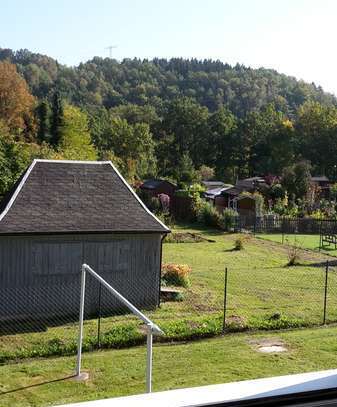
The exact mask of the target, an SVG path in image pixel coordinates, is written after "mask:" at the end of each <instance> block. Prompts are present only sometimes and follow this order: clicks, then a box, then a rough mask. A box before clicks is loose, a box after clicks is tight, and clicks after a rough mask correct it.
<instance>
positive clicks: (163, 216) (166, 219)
mask: <svg viewBox="0 0 337 407" xmlns="http://www.w3.org/2000/svg"><path fill="white" fill-rule="evenodd" d="M156 217H157V218H158V219H159V220H160V221H161V222H163V223H164V225H166V226H168V227H171V228H172V227H173V226H174V220H173V217H172V215H170V214H169V213H168V212H159V213H157V214H156Z"/></svg>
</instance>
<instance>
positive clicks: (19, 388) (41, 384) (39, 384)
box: [0, 374, 76, 397]
mask: <svg viewBox="0 0 337 407" xmlns="http://www.w3.org/2000/svg"><path fill="white" fill-rule="evenodd" d="M74 377H76V375H74V374H73V375H70V376H65V377H61V378H59V379H54V380H46V381H44V382H41V383H35V384H31V385H30V386H23V387H18V388H16V389H12V390H8V391H0V397H1V396H5V395H6V394H11V393H16V392H18V391H22V390H27V389H32V388H34V387H39V386H44V385H45V384H51V383H58V382H62V381H63V380H69V379H73V378H74Z"/></svg>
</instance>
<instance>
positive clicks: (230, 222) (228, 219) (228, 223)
mask: <svg viewBox="0 0 337 407" xmlns="http://www.w3.org/2000/svg"><path fill="white" fill-rule="evenodd" d="M237 216H238V213H237V212H236V211H234V209H229V208H226V209H225V210H224V211H223V213H222V215H221V216H220V225H221V228H222V229H223V230H225V231H227V232H229V231H230V230H232V229H234V227H235V223H236V219H237Z"/></svg>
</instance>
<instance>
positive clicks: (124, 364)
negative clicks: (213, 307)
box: [0, 327, 337, 407]
mask: <svg viewBox="0 0 337 407" xmlns="http://www.w3.org/2000/svg"><path fill="white" fill-rule="evenodd" d="M336 335H337V328H336V327H329V328H324V327H322V328H315V329H300V330H295V331H280V332H272V333H266V332H264V333H237V334H230V335H226V336H224V337H219V338H213V339H206V340H202V341H196V342H190V343H184V344H171V345H163V344H160V345H159V344H157V345H155V346H154V365H153V390H154V391H160V390H168V389H174V388H182V387H191V386H202V385H207V384H216V383H224V382H230V381H237V380H245V379H252V378H259V377H269V376H275V375H283V374H291V373H299V372H307V371H314V370H324V369H329V368H335V367H336V363H337V352H336V351H337V345H336ZM265 340H268V341H270V343H274V342H275V341H277V342H279V341H281V342H282V343H283V344H284V346H286V348H287V349H288V351H287V352H285V353H282V354H262V353H260V352H258V351H257V347H258V345H259V344H260V343H262V342H264V341H265ZM74 362H75V361H74V358H73V357H59V358H49V359H35V360H27V361H25V362H22V363H20V364H9V365H6V366H0V378H1V381H0V406H1V407H8V406H15V407H27V406H48V405H56V404H63V403H68V402H76V401H84V400H92V399H98V398H107V397H114V396H123V395H131V394H137V393H143V392H144V389H145V346H142V347H134V348H131V349H123V350H108V351H100V352H93V353H87V354H84V356H83V368H84V369H85V370H86V371H88V372H89V374H90V380H89V381H87V382H85V383H78V382H74V381H73V380H71V379H64V378H65V377H67V376H69V375H70V374H72V373H73V371H74V366H75V364H74Z"/></svg>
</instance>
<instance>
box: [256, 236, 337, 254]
mask: <svg viewBox="0 0 337 407" xmlns="http://www.w3.org/2000/svg"><path fill="white" fill-rule="evenodd" d="M257 237H260V238H262V239H266V240H270V241H271V242H277V243H283V244H290V245H291V244H295V243H296V244H297V245H299V246H300V247H302V248H303V249H309V250H316V251H318V250H319V245H320V236H319V235H300V234H298V235H296V234H291V235H290V234H284V235H283V236H282V233H270V234H258V235H257ZM321 252H322V253H325V254H330V255H332V256H337V250H336V249H335V245H333V244H331V245H330V246H329V245H327V244H325V246H324V248H322V249H321Z"/></svg>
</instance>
